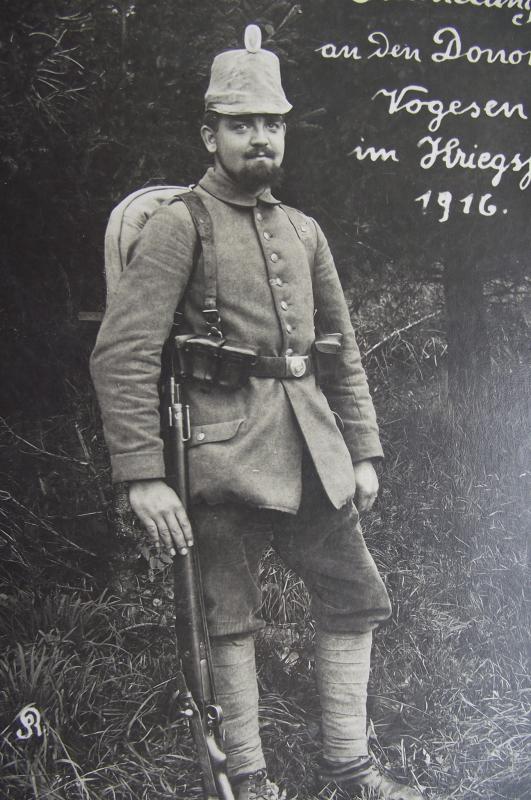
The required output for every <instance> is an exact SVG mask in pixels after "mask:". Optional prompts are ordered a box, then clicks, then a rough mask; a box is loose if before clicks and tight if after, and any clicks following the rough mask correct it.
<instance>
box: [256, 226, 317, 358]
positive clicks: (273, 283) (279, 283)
mask: <svg viewBox="0 0 531 800" xmlns="http://www.w3.org/2000/svg"><path fill="white" fill-rule="evenodd" d="M263 219H264V216H263V214H262V212H261V211H257V212H256V220H257V222H262V221H263ZM306 229H307V226H306V225H305V224H304V225H301V230H303V231H305V230H306ZM263 237H264V239H265V240H266V241H269V240H270V239H272V238H273V234H272V233H270V232H269V231H264V232H263ZM269 258H270V260H271V261H272V262H273V264H276V263H277V262H278V261H279V260H280V256H279V254H278V253H271V255H270V256H269ZM269 283H270V284H271V286H283V281H282V279H281V278H279V277H278V276H277V277H274V278H270V279H269ZM280 307H281V309H282V310H283V311H288V309H289V305H288V303H287V302H286V301H285V300H281V301H280ZM286 332H287V333H293V325H290V323H289V322H287V323H286ZM286 355H287V356H291V355H293V349H292V348H291V347H288V349H287V350H286Z"/></svg>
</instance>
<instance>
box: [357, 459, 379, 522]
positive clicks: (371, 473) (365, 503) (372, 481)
mask: <svg viewBox="0 0 531 800" xmlns="http://www.w3.org/2000/svg"><path fill="white" fill-rule="evenodd" d="M353 466H354V475H355V477H356V495H355V498H354V499H355V502H356V506H357V508H358V511H370V509H371V508H372V506H373V504H374V501H375V500H376V497H377V495H378V488H379V484H378V475H377V474H376V470H375V469H374V467H373V464H372V461H369V460H367V461H357V462H356V463H355V464H354V465H353Z"/></svg>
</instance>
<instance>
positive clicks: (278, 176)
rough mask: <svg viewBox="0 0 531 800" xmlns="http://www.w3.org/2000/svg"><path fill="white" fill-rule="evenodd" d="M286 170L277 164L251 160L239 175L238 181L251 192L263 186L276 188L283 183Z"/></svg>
mask: <svg viewBox="0 0 531 800" xmlns="http://www.w3.org/2000/svg"><path fill="white" fill-rule="evenodd" d="M283 177H284V170H283V169H282V167H279V166H278V165H277V164H269V163H267V162H263V161H252V160H251V161H249V162H248V163H247V164H246V165H245V167H244V168H243V169H242V170H241V172H240V173H239V174H238V176H237V179H236V180H237V182H238V183H239V184H240V186H242V187H243V188H244V189H247V191H249V192H256V191H257V189H260V188H261V187H266V186H267V187H269V188H274V187H276V186H279V185H280V184H281V183H282V179H283Z"/></svg>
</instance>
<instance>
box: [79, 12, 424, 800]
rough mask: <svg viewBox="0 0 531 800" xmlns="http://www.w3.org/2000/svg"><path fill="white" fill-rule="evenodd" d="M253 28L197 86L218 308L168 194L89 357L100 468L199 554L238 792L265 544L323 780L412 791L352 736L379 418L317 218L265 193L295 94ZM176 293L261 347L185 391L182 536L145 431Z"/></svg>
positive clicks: (247, 780) (176, 546)
mask: <svg viewBox="0 0 531 800" xmlns="http://www.w3.org/2000/svg"><path fill="white" fill-rule="evenodd" d="M259 34H260V32H259V29H257V28H256V26H250V27H249V28H248V29H247V31H246V49H244V50H233V51H228V52H224V53H221V54H219V55H218V56H217V57H216V58H215V60H214V62H213V65H212V71H211V78H210V85H209V87H208V90H207V93H206V98H205V99H206V113H205V118H204V124H203V126H202V128H201V137H202V140H203V143H204V145H205V147H206V149H207V150H208V152H209V153H211V154H212V156H213V160H214V165H213V167H211V168H210V169H209V170H208V171H207V173H206V174H205V175H204V177H203V178H202V179H201V180H200V181H199V184H198V185H197V186H196V187H195V189H194V192H195V193H197V195H198V196H199V197H200V198H201V200H202V201H203V203H204V206H205V207H206V209H207V211H208V213H209V215H210V217H211V220H212V226H213V238H214V249H215V254H216V261H217V285H216V286H215V297H216V303H215V304H214V305H215V306H216V308H217V310H218V311H219V317H220V321H219V322H218V320H217V314H216V319H215V320H214V319H213V317H212V316H209V315H208V314H205V313H203V305H204V303H203V297H204V294H205V283H206V281H207V278H206V276H205V274H204V270H203V266H204V262H203V255H202V253H199V252H198V250H199V249H200V248H199V246H198V235H197V232H196V229H195V226H194V224H193V221H192V218H191V216H190V213H189V212H188V210H187V207H186V206H185V204H184V203H182V202H175V203H173V204H171V205H168V206H165V207H163V208H161V210H159V211H158V212H157V213H156V214H155V215H154V216H153V217H152V218H151V219H150V220H149V221H148V223H147V224H146V226H145V228H144V230H143V231H142V234H141V236H140V237H139V240H138V242H137V245H136V247H135V251H134V253H133V256H132V260H131V262H130V264H129V266H128V268H127V270H126V271H125V272H124V274H123V276H122V278H121V280H120V283H119V286H118V289H117V291H116V293H115V294H114V296H113V298H112V301H111V303H110V305H109V308H108V310H107V313H106V316H105V320H104V322H103V325H102V327H101V330H100V334H99V337H98V341H97V345H96V348H95V350H94V353H93V356H92V361H91V368H92V375H93V379H94V383H95V386H96V389H97V392H98V396H99V401H100V405H101V409H102V416H103V422H104V430H105V436H106V441H107V444H108V447H109V450H110V454H111V461H112V468H113V479H114V480H115V481H117V482H122V481H126V482H128V485H129V498H130V502H131V507H132V508H133V510H134V511H135V513H136V514H137V516H138V518H139V519H140V521H141V522H142V524H143V526H144V527H145V530H146V532H147V535H148V536H149V539H150V541H151V542H152V543H153V544H155V545H156V546H159V547H162V548H166V549H167V550H168V551H169V552H170V553H171V554H172V555H173V556H175V555H176V551H178V553H179V554H181V555H183V556H185V555H186V553H187V552H188V549H189V548H190V547H192V546H195V547H197V548H198V549H199V554H200V560H201V566H202V573H203V581H204V592H205V599H206V607H207V609H208V616H209V630H210V634H211V641H212V652H213V661H214V674H215V680H216V688H217V694H218V699H219V702H220V705H221V706H222V708H223V710H224V729H225V731H224V732H225V747H226V752H227V756H228V772H229V776H230V778H231V782H232V784H233V786H234V789H235V792H236V796H237V798H238V800H258V799H259V798H263V799H264V800H274V798H277V797H278V788H277V787H276V786H275V784H274V783H272V782H271V781H269V780H268V778H267V776H266V770H265V761H264V756H263V753H262V747H261V743H260V737H259V728H258V690H257V682H256V669H255V661H254V641H253V634H254V633H255V632H256V631H257V630H259V629H260V628H261V627H262V626H263V625H264V623H263V621H262V620H261V618H260V615H259V607H260V601H261V598H260V589H259V586H258V565H259V559H260V556H261V554H262V552H263V551H264V548H265V547H266V546H268V545H269V544H273V545H274V547H275V548H276V550H277V551H278V553H279V554H280V555H281V557H282V558H283V559H284V561H285V563H286V564H287V565H288V566H289V567H290V568H291V569H293V570H294V571H295V572H296V573H297V574H298V575H300V576H301V577H302V578H303V579H304V580H305V582H306V585H307V587H308V590H309V592H310V595H311V602H312V613H313V616H314V618H315V624H316V656H315V663H316V673H317V682H318V688H319V693H320V700H321V707H322V737H323V759H322V765H321V770H320V780H321V783H322V784H323V785H324V784H325V783H327V782H335V783H336V784H338V785H339V786H341V787H343V788H345V789H346V790H347V791H350V792H352V793H355V792H356V791H357V790H359V789H360V787H369V788H371V789H372V790H373V791H374V796H376V797H379V798H387V799H388V800H415V798H420V797H421V794H420V793H419V792H418V791H417V790H415V789H412V788H410V787H407V786H402V785H401V784H399V783H397V782H396V781H395V780H393V779H392V778H390V777H389V776H387V775H384V774H383V773H382V772H381V771H380V770H379V768H378V767H377V766H376V765H375V764H374V762H373V761H372V760H371V758H370V757H369V755H368V750H367V737H366V697H367V681H368V677H369V668H370V651H371V641H372V630H373V629H374V628H375V627H376V626H377V625H378V624H379V623H380V622H382V621H384V620H385V619H387V618H388V616H389V614H390V605H389V599H388V596H387V592H386V590H385V587H384V584H383V582H382V580H381V578H380V576H379V574H378V571H377V568H376V566H375V564H374V561H373V559H372V557H371V556H370V554H369V552H368V550H367V548H366V545H365V543H364V540H363V537H362V533H361V529H360V526H359V522H358V511H364V510H368V509H370V508H371V506H372V504H373V502H374V500H375V498H376V495H377V491H378V479H377V476H376V472H375V470H374V467H373V459H378V458H380V457H381V456H382V449H381V445H380V441H379V438H378V428H377V424H376V419H375V414H374V409H373V405H372V401H371V397H370V394H369V390H368V386H367V382H366V378H365V373H364V371H363V368H362V365H361V360H360V354H359V350H358V347H357V344H356V340H355V337H354V332H353V329H352V326H351V323H350V319H349V313H348V309H347V306H346V303H345V299H344V296H343V292H342V289H341V285H340V283H339V279H338V276H337V273H336V269H335V267H334V263H333V260H332V256H331V253H330V251H329V248H328V245H327V242H326V239H325V237H324V235H323V233H322V231H321V229H320V228H319V226H318V224H317V223H316V222H315V221H314V220H313V219H311V218H309V217H307V216H305V215H304V214H303V213H301V212H300V211H297V210H295V209H293V208H289V207H287V206H285V205H283V204H282V203H281V202H280V201H278V200H277V199H276V198H275V197H274V196H273V194H272V192H271V188H272V187H273V186H274V185H275V184H276V183H277V182H278V179H279V176H280V172H281V163H282V159H283V155H284V141H285V133H286V124H285V121H284V115H285V114H286V113H287V112H288V111H289V110H290V109H291V105H290V104H289V102H288V101H287V99H286V97H285V94H284V91H283V88H282V85H281V78H280V67H279V62H278V59H277V57H276V56H275V55H274V54H273V53H271V52H269V51H266V50H263V49H261V47H260V37H259ZM211 299H212V298H211ZM178 305H180V308H181V310H182V313H183V318H184V325H183V328H184V330H185V331H187V332H189V333H194V334H202V333H205V332H206V331H207V330H210V332H212V328H213V327H214V324H215V325H217V326H221V327H222V330H223V335H224V336H225V337H226V338H227V339H228V340H231V341H232V342H235V343H237V344H238V343H239V344H240V345H245V346H251V347H253V348H255V349H256V350H257V351H258V352H259V356H258V358H257V359H256V363H255V364H254V366H253V367H252V368H251V375H250V378H249V379H248V381H247V382H246V383H245V385H243V386H241V387H240V388H238V389H227V388H226V387H223V386H218V385H213V386H212V385H210V386H209V387H208V388H207V387H205V386H204V385H202V384H201V382H200V381H191V382H190V385H189V386H188V388H187V396H188V401H189V403H190V410H191V419H192V438H191V441H190V443H189V465H190V486H191V502H192V507H191V508H192V516H193V521H194V536H195V541H194V540H193V539H192V531H191V526H190V523H189V520H188V518H187V515H186V513H185V511H184V509H183V506H182V504H181V501H180V499H179V497H178V496H177V495H176V494H175V492H174V491H173V490H172V489H171V488H170V487H169V486H168V485H167V484H166V483H165V481H164V474H165V473H164V460H163V451H162V441H161V438H160V435H159V417H158V407H159V400H158V393H157V382H158V379H159V373H160V362H161V350H162V347H163V343H164V341H165V339H166V338H167V336H168V333H169V331H170V328H171V323H172V318H173V312H174V310H175V308H176V307H177V306H178ZM210 305H211V309H210V310H212V303H211V304H210ZM316 328H317V333H318V334H323V333H324V334H326V333H328V334H334V336H332V337H331V339H332V341H333V342H335V343H336V344H337V343H339V342H340V341H341V349H340V351H339V354H338V356H337V369H336V370H335V375H334V377H333V378H332V379H329V380H328V382H326V381H325V382H323V381H321V384H322V385H319V384H318V383H317V381H316V375H315V358H314V356H313V355H312V345H313V343H314V340H315V338H316ZM354 500H355V501H356V505H354ZM177 557H179V556H177Z"/></svg>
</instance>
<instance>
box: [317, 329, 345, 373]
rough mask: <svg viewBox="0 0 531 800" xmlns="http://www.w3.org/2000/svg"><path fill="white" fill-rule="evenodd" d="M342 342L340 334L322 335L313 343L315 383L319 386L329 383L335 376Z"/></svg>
mask: <svg viewBox="0 0 531 800" xmlns="http://www.w3.org/2000/svg"><path fill="white" fill-rule="evenodd" d="M342 340H343V334H342V333H323V334H322V335H320V336H319V337H318V338H317V339H316V340H315V342H314V343H313V357H314V360H315V371H316V374H317V382H318V383H319V384H320V385H321V386H324V385H326V384H327V383H330V381H332V380H333V379H334V377H335V375H336V370H337V363H338V358H337V357H338V355H339V351H340V350H341V345H342Z"/></svg>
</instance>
